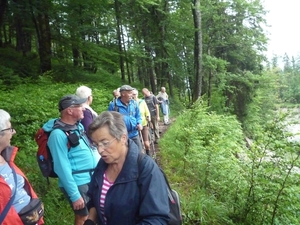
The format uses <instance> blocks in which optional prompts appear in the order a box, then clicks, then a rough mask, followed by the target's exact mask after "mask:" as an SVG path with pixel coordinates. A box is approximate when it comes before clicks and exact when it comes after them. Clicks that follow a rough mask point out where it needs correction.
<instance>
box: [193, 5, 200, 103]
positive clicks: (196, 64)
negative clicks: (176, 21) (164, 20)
mask: <svg viewBox="0 0 300 225" xmlns="http://www.w3.org/2000/svg"><path fill="white" fill-rule="evenodd" d="M192 11H193V17H194V26H195V50H194V58H195V62H194V71H195V78H194V82H193V84H194V90H193V98H192V101H193V102H195V101H197V99H198V98H199V97H200V95H201V87H202V31H201V11H200V0H194V2H193V8H192Z"/></svg>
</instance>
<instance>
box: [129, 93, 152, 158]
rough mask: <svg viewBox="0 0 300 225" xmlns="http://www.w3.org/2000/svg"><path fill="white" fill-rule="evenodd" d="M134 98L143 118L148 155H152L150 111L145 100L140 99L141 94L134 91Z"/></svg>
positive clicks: (143, 135)
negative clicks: (149, 125) (149, 124)
mask: <svg viewBox="0 0 300 225" xmlns="http://www.w3.org/2000/svg"><path fill="white" fill-rule="evenodd" d="M132 98H133V99H134V100H135V101H136V102H137V103H138V106H139V109H140V113H141V117H142V125H143V130H142V131H141V132H142V137H143V141H144V145H145V150H146V154H147V155H150V142H149V128H148V123H149V122H150V121H151V117H150V111H149V109H148V106H147V104H146V102H145V100H144V99H139V92H138V91H137V90H136V89H134V90H133V91H132Z"/></svg>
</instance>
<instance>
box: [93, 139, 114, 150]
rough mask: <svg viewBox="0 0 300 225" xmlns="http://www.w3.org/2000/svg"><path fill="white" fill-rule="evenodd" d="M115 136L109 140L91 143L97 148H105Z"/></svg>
mask: <svg viewBox="0 0 300 225" xmlns="http://www.w3.org/2000/svg"><path fill="white" fill-rule="evenodd" d="M116 139H117V138H114V139H112V140H111V141H100V142H99V143H95V142H93V143H92V146H93V147H95V148H97V149H106V148H108V147H109V146H110V145H111V144H112V143H113V142H114V141H115V140H116Z"/></svg>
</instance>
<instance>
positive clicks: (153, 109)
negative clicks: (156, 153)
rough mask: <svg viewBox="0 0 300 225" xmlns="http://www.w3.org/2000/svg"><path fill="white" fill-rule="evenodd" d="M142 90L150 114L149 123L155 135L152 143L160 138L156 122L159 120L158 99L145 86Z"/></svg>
mask: <svg viewBox="0 0 300 225" xmlns="http://www.w3.org/2000/svg"><path fill="white" fill-rule="evenodd" d="M142 92H143V94H144V99H145V102H146V103H147V106H148V109H149V111H150V115H151V123H152V125H153V132H154V135H155V141H154V143H155V144H157V140H158V139H159V138H160V136H159V126H158V122H159V121H160V117H159V108H158V101H157V99H156V97H155V96H154V95H153V94H151V93H150V91H149V90H148V89H147V88H143V90H142Z"/></svg>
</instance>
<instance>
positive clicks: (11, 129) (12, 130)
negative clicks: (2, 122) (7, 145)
mask: <svg viewBox="0 0 300 225" xmlns="http://www.w3.org/2000/svg"><path fill="white" fill-rule="evenodd" d="M6 130H10V132H12V133H13V132H14V130H15V129H14V128H13V127H9V128H6V129H3V130H1V131H0V132H2V131H6Z"/></svg>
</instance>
